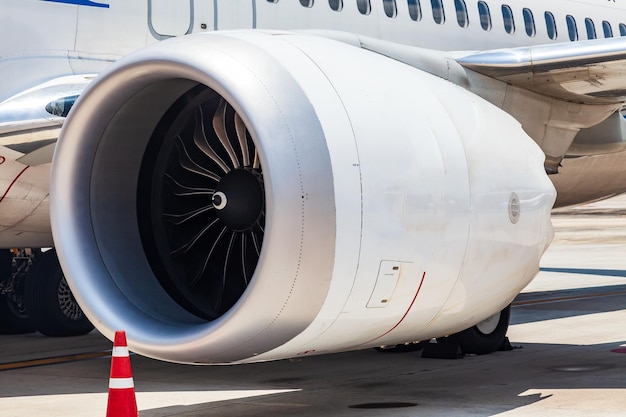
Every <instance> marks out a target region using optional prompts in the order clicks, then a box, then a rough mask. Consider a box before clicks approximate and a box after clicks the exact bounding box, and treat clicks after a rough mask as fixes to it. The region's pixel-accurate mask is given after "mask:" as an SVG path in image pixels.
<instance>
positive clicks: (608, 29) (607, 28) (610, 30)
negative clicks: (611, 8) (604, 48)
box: [602, 20, 613, 38]
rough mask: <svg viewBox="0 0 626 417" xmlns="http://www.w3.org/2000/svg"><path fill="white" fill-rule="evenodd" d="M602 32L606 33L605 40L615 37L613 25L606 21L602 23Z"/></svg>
mask: <svg viewBox="0 0 626 417" xmlns="http://www.w3.org/2000/svg"><path fill="white" fill-rule="evenodd" d="M602 31H603V32H604V37H605V38H612V37H613V28H612V27H611V24H610V23H609V22H607V21H606V20H605V21H603V22H602Z"/></svg>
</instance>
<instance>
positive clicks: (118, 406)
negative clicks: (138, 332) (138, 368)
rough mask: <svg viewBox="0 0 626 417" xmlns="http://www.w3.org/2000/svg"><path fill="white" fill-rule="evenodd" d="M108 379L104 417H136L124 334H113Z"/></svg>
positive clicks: (121, 331)
mask: <svg viewBox="0 0 626 417" xmlns="http://www.w3.org/2000/svg"><path fill="white" fill-rule="evenodd" d="M112 356H113V357H112V358H111V378H110V379H109V401H108V403H107V415H106V417H138V415H139V414H138V412H137V400H136V399H135V384H134V382H133V372H132V370H131V369H130V356H129V354H128V345H127V344H126V332H124V331H123V330H118V331H117V332H115V342H114V343H113V355H112Z"/></svg>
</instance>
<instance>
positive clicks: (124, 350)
mask: <svg viewBox="0 0 626 417" xmlns="http://www.w3.org/2000/svg"><path fill="white" fill-rule="evenodd" d="M111 356H113V357H114V358H125V357H127V356H130V353H129V352H128V347H126V346H114V347H113V352H112V354H111Z"/></svg>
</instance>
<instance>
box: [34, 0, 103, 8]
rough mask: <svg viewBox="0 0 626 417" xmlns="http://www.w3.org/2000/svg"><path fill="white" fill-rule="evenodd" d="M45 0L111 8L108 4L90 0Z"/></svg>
mask: <svg viewBox="0 0 626 417" xmlns="http://www.w3.org/2000/svg"><path fill="white" fill-rule="evenodd" d="M43 1H51V2H54V3H66V4H76V5H78V6H91V7H105V8H107V9H108V8H109V5H108V4H104V3H96V2H94V1H90V0H43Z"/></svg>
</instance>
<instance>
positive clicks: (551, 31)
mask: <svg viewBox="0 0 626 417" xmlns="http://www.w3.org/2000/svg"><path fill="white" fill-rule="evenodd" d="M544 16H545V18H546V30H547V31H548V37H549V38H550V39H552V40H555V39H556V36H557V32H556V20H554V15H553V14H552V13H550V12H545V13H544Z"/></svg>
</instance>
